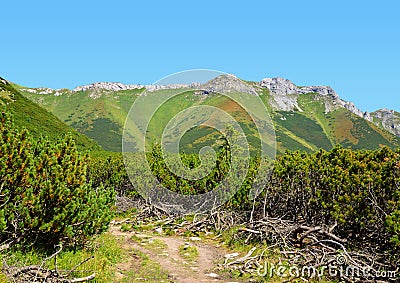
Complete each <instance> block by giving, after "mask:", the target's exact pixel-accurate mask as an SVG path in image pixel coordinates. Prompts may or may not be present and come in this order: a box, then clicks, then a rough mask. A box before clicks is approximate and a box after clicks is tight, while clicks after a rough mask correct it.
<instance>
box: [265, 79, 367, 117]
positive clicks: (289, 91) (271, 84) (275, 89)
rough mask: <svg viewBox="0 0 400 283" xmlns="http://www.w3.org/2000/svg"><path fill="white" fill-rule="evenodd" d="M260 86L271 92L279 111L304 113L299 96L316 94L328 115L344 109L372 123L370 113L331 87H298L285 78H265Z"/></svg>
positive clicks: (273, 103)
mask: <svg viewBox="0 0 400 283" xmlns="http://www.w3.org/2000/svg"><path fill="white" fill-rule="evenodd" d="M260 86H261V87H264V88H267V89H269V90H270V92H271V96H272V98H273V100H274V101H271V104H272V105H275V106H276V107H277V109H278V110H283V111H293V110H299V111H302V110H301V109H300V107H299V105H298V103H297V99H298V95H299V94H307V93H316V94H318V95H320V96H321V97H322V98H323V100H324V102H325V112H326V113H329V112H331V111H333V110H335V109H338V108H340V107H342V108H346V109H347V110H349V111H350V112H352V113H354V114H355V115H357V116H360V117H362V118H364V119H366V120H368V121H372V117H371V116H370V115H369V113H368V112H362V111H361V110H360V109H358V108H357V107H356V106H355V105H354V103H352V102H348V101H345V100H342V99H341V98H340V97H339V95H338V94H337V93H336V92H335V91H334V90H333V89H332V88H331V87H330V86H303V87H298V86H296V85H295V84H294V83H292V82H291V81H290V80H288V79H284V78H265V79H262V80H261V81H260Z"/></svg>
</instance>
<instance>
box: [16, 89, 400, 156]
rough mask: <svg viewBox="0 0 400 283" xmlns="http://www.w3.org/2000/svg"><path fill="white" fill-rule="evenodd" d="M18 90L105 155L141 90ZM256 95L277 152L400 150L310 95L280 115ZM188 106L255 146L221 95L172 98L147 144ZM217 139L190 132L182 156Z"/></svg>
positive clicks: (116, 143)
mask: <svg viewBox="0 0 400 283" xmlns="http://www.w3.org/2000/svg"><path fill="white" fill-rule="evenodd" d="M245 83H246V84H253V85H255V83H251V82H245ZM19 89H20V90H21V93H22V94H23V95H25V96H26V97H27V98H29V99H31V100H33V101H35V102H36V103H38V104H40V105H41V106H43V107H44V108H46V109H47V110H48V111H50V112H52V113H53V114H54V115H56V116H57V117H58V118H59V119H61V120H62V121H64V122H65V123H66V124H68V125H70V126H72V127H74V128H75V129H77V130H78V131H79V132H81V133H84V134H85V135H87V136H88V137H90V138H93V139H94V140H96V141H97V142H98V143H99V144H100V145H101V146H102V147H103V148H104V149H106V150H110V151H120V150H121V139H122V132H123V125H124V123H125V118H126V116H127V114H128V112H129V109H130V107H131V105H132V104H133V102H134V101H135V100H136V98H137V97H138V95H140V94H141V93H142V92H143V91H144V88H142V89H134V90H120V91H110V90H103V89H95V90H93V89H92V90H86V91H79V92H72V91H70V90H57V91H55V90H49V91H47V94H41V92H46V89H26V88H22V87H19ZM256 89H257V92H258V94H259V96H260V98H261V100H262V101H263V102H264V104H265V106H266V108H267V109H268V110H269V112H270V115H271V118H272V120H273V121H274V124H275V130H276V140H277V146H278V152H281V153H282V152H284V151H285V150H287V149H288V150H301V151H308V152H312V151H315V150H317V149H319V148H323V149H326V150H329V149H331V148H332V147H333V146H334V145H336V144H341V145H343V146H345V147H348V148H352V149H376V148H379V147H381V146H383V145H387V146H389V147H392V148H395V147H398V146H399V145H400V142H399V138H398V137H396V136H395V135H393V134H391V133H389V132H387V131H386V130H384V129H383V128H382V127H379V126H376V125H375V124H373V123H370V122H368V121H366V120H365V119H363V118H361V117H359V116H356V115H355V114H353V113H351V112H350V111H349V110H347V109H345V108H335V109H333V110H331V111H326V109H325V107H326V106H325V104H326V103H327V101H326V100H327V99H328V98H326V97H322V98H321V97H320V96H318V95H317V94H315V93H308V94H301V95H299V96H298V100H297V102H298V105H299V107H300V108H301V110H302V111H281V110H277V109H274V108H273V107H272V106H271V104H270V100H271V95H270V93H269V90H268V89H265V88H256ZM165 91H168V90H158V91H157V92H156V93H159V94H162V93H163V92H165ZM249 95H251V94H249ZM192 105H210V106H216V107H218V108H221V109H223V110H224V111H226V112H228V113H229V114H231V115H232V116H233V117H235V119H236V120H237V121H238V122H239V123H240V124H241V126H242V128H243V131H244V132H245V133H246V135H247V137H248V140H249V141H250V146H251V147H252V146H253V145H254V144H257V143H259V142H260V141H259V137H258V134H257V132H256V130H255V127H254V125H253V124H252V121H251V119H250V118H249V116H248V115H247V114H246V113H245V111H244V110H243V109H241V108H240V107H239V106H238V105H237V104H235V102H233V101H230V100H229V99H227V98H226V97H224V96H222V95H216V94H212V95H207V96H202V95H197V94H196V93H195V92H194V91H191V90H189V91H187V92H185V93H183V94H181V95H178V96H176V97H174V98H173V99H171V100H170V101H168V102H167V103H165V104H164V105H163V106H162V107H161V108H159V109H158V111H157V112H156V113H155V115H154V117H153V120H152V122H151V123H150V127H149V131H148V139H149V140H156V139H157V137H159V136H160V135H161V133H162V131H163V129H164V127H165V126H166V125H167V123H168V121H169V120H170V118H172V117H173V116H174V115H176V114H177V113H179V112H180V111H182V110H183V109H186V108H187V107H189V106H192ZM219 137H220V133H218V132H216V131H214V130H211V129H209V128H204V127H198V128H196V129H192V130H191V131H190V132H188V133H186V134H185V136H184V137H183V141H184V143H183V144H185V146H184V147H183V148H181V150H182V151H185V152H192V151H198V149H199V148H201V147H202V146H205V145H211V146H215V145H217V143H218V138H219Z"/></svg>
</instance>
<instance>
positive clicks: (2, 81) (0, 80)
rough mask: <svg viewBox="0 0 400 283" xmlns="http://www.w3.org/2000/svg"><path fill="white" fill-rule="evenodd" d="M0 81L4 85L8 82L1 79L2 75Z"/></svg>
mask: <svg viewBox="0 0 400 283" xmlns="http://www.w3.org/2000/svg"><path fill="white" fill-rule="evenodd" d="M0 83H2V84H4V85H7V84H8V82H7V81H6V80H5V79H3V78H2V77H0Z"/></svg>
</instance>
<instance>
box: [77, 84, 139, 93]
mask: <svg viewBox="0 0 400 283" xmlns="http://www.w3.org/2000/svg"><path fill="white" fill-rule="evenodd" d="M143 87H144V86H142V85H139V84H128V85H126V84H123V83H115V82H97V83H93V84H89V85H83V86H78V87H76V88H74V89H73V90H72V92H78V91H86V90H109V91H119V90H128V89H138V88H143Z"/></svg>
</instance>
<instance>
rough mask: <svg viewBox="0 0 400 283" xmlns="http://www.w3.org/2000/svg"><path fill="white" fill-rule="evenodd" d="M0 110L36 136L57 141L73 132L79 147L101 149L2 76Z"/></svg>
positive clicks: (0, 82)
mask: <svg viewBox="0 0 400 283" xmlns="http://www.w3.org/2000/svg"><path fill="white" fill-rule="evenodd" d="M0 110H1V111H6V112H9V113H11V114H12V119H13V122H14V124H15V125H16V126H18V127H19V128H26V129H27V130H28V131H29V132H30V133H31V134H32V136H34V137H39V136H47V137H48V138H49V139H50V140H52V141H55V140H57V139H59V138H60V137H61V136H62V135H64V134H67V133H71V135H72V137H73V138H74V140H75V142H76V144H77V146H78V148H80V149H85V150H99V149H100V147H99V145H98V144H97V143H96V142H95V141H93V140H91V139H89V138H87V137H86V136H85V135H82V134H80V133H78V132H77V131H76V130H74V129H73V128H71V127H68V126H67V125H66V124H65V123H63V122H62V121H61V120H60V119H59V118H57V117H56V116H54V114H52V113H50V112H48V111H47V110H45V109H43V108H42V107H40V106H39V105H38V104H36V103H33V102H32V101H31V100H29V99H27V98H26V97H24V96H23V95H21V93H20V92H19V91H18V90H16V89H15V88H14V87H13V85H11V84H9V83H8V82H7V81H6V80H4V79H2V78H0Z"/></svg>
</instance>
